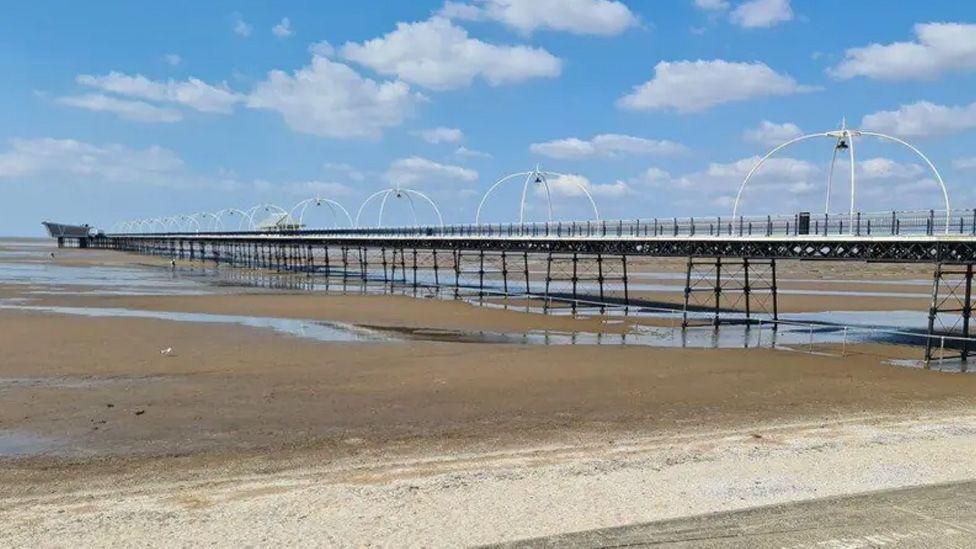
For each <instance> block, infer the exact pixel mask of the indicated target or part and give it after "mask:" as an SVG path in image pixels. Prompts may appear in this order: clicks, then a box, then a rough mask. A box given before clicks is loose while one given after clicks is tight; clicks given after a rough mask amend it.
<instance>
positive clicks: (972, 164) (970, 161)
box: [952, 156, 976, 170]
mask: <svg viewBox="0 0 976 549" xmlns="http://www.w3.org/2000/svg"><path fill="white" fill-rule="evenodd" d="M952 167H953V168H955V169H957V170H974V169H976V156H971V157H969V158H957V159H955V160H953V161H952Z"/></svg>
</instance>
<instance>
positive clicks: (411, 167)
mask: <svg viewBox="0 0 976 549" xmlns="http://www.w3.org/2000/svg"><path fill="white" fill-rule="evenodd" d="M386 179H387V180H388V181H390V182H391V183H394V184H400V185H415V184H418V183H421V184H423V183H459V182H460V183H471V182H473V181H477V180H478V172H476V171H474V170H472V169H469V168H464V167H462V166H452V165H450V164H440V163H438V162H434V161H433V160H428V159H426V158H422V157H419V156H411V157H409V158H400V159H398V160H394V161H393V163H391V164H390V167H389V169H387V171H386Z"/></svg>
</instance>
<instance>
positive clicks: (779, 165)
mask: <svg viewBox="0 0 976 549" xmlns="http://www.w3.org/2000/svg"><path fill="white" fill-rule="evenodd" d="M758 162H759V157H758V156H750V157H748V158H742V159H740V160H736V161H735V162H729V163H727V164H723V163H718V162H712V163H710V164H709V165H708V169H707V170H706V171H705V174H706V175H708V176H710V177H715V178H722V179H728V178H731V179H735V180H739V181H741V180H742V179H744V178H745V176H746V175H748V173H749V170H751V169H752V168H753V166H755V165H756V164H757V163H758ZM819 172H820V169H819V168H818V167H816V166H814V165H813V164H811V163H810V162H807V161H806V160H799V159H796V158H790V157H785V156H784V157H773V158H770V159H769V160H767V161H766V162H765V163H764V164H763V167H762V169H761V170H760V171H758V172H756V174H755V175H754V177H755V178H756V180H757V181H761V180H762V179H764V178H766V179H776V180H790V181H796V180H804V179H807V178H810V177H812V176H813V175H815V174H817V173H819Z"/></svg>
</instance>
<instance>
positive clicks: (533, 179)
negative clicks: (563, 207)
mask: <svg viewBox="0 0 976 549" xmlns="http://www.w3.org/2000/svg"><path fill="white" fill-rule="evenodd" d="M522 176H525V183H523V185H522V199H521V201H520V202H519V224H522V223H524V222H525V201H526V199H527V198H528V193H529V185H530V184H532V183H537V184H540V185H542V186H543V188H544V189H545V191H546V214H547V215H546V220H547V221H550V222H551V221H552V192H551V189H550V187H549V178H550V177H555V178H558V177H566V176H567V175H566V174H561V173H556V172H550V171H545V170H543V169H541V168H540V167H539V166H536V167H535V168H534V169H532V170H531V171H528V172H517V173H513V174H510V175H506V176H505V177H503V178H501V179H499V180H498V181H496V182H495V183H494V184H493V185H492V186H491V187H488V190H487V191H485V195H484V196H482V197H481V202H479V203H478V210H477V212H475V217H474V222H475V224H477V225H480V224H481V210H482V209H483V208H484V206H485V202H487V201H488V197H489V196H490V195H491V193H493V192H495V189H497V188H498V187H500V186H501V185H502V184H503V183H505V182H506V181H511V180H512V179H516V178H519V177H522ZM570 181H572V182H573V183H574V184H575V185H576V187H577V188H578V189H579V190H581V191H583V194H584V195H585V196H586V198H587V199H588V200H589V201H590V206H591V207H592V208H593V216H594V217H595V218H596V220H597V221H599V220H600V211H599V210H598V209H597V207H596V201H595V200H593V195H592V194H590V191H589V190H587V188H586V187H585V186H584V185H583V184H582V183H580V182H579V181H576V180H574V179H571V180H570Z"/></svg>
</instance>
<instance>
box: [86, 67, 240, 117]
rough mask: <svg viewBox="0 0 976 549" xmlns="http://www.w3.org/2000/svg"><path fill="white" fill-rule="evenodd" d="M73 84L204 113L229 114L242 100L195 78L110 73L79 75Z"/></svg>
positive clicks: (218, 87)
mask: <svg viewBox="0 0 976 549" xmlns="http://www.w3.org/2000/svg"><path fill="white" fill-rule="evenodd" d="M75 80H76V81H77V82H78V83H79V84H81V85H83V86H88V87H90V88H97V89H99V90H102V91H105V92H110V93H114V94H117V95H124V96H127V97H135V98H138V99H145V100H149V101H158V102H161V103H174V104H178V105H182V106H185V107H190V108H191V109H196V110H198V111H203V112H216V113H229V112H231V111H232V110H233V108H234V105H235V104H237V103H238V102H240V101H241V100H242V97H241V95H239V94H237V93H235V92H233V91H231V90H230V89H228V88H227V86H226V85H225V84H224V85H220V86H212V85H210V84H207V83H206V82H203V81H202V80H199V79H197V78H189V79H188V80H185V81H176V80H168V81H165V82H159V81H155V80H150V79H149V78H146V77H145V76H143V75H141V74H137V75H135V76H129V75H127V74H123V73H120V72H116V71H112V72H110V73H108V74H107V75H104V76H92V75H89V74H81V75H78V76H77V77H76V78H75Z"/></svg>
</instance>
